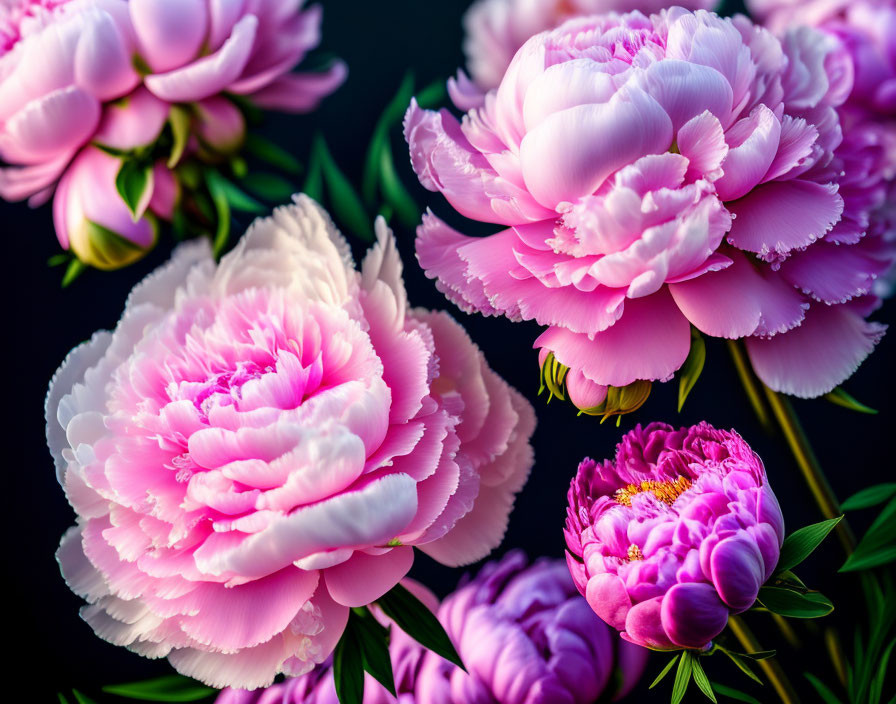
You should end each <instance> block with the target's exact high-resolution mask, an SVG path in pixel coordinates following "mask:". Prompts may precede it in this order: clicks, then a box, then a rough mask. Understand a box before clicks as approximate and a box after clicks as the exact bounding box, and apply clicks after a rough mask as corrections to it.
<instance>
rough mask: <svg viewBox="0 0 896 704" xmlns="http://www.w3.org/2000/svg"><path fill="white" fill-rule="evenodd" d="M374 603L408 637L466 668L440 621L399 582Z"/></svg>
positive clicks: (463, 668)
mask: <svg viewBox="0 0 896 704" xmlns="http://www.w3.org/2000/svg"><path fill="white" fill-rule="evenodd" d="M376 604H377V606H379V607H380V608H381V609H382V610H383V613H384V614H386V616H388V617H389V618H391V619H392V620H393V621H395V623H396V624H397V625H398V627H399V628H400V629H401V630H403V631H404V632H405V633H407V634H408V635H409V636H410V637H411V638H413V639H414V640H416V641H417V642H418V643H420V644H421V645H423V646H424V647H425V648H428V649H429V650H432V651H433V652H434V653H436V654H437V655H441V656H442V657H443V658H445V659H446V660H448V661H449V662H453V663H454V664H455V665H457V666H458V667H459V668H461V669H462V670H464V672H466V668H465V667H464V663H463V661H462V660H461V659H460V655H458V654H457V650H455V649H454V644H453V643H452V642H451V639H450V638H449V637H448V634H447V633H445V629H444V628H443V627H442V624H441V623H439V620H438V619H437V618H436V617H435V615H433V613H432V611H430V610H429V609H428V608H426V606H424V605H423V603H421V602H420V600H419V599H417V597H415V596H414V595H413V594H411V593H410V592H409V591H408V590H407V589H405V588H404V587H403V586H402V585H401V584H397V585H395V586H394V587H393V588H392V589H391V590H389V591H388V592H386V594H384V595H383V596H382V597H380V598H379V599H377V601H376Z"/></svg>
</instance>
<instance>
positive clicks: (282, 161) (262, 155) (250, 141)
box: [245, 132, 302, 174]
mask: <svg viewBox="0 0 896 704" xmlns="http://www.w3.org/2000/svg"><path fill="white" fill-rule="evenodd" d="M245 149H246V151H247V152H249V153H250V154H252V155H253V156H256V157H258V158H259V159H261V160H262V161H266V162H268V163H269V164H271V165H272V166H276V167H277V168H278V169H282V170H283V171H286V172H288V173H291V174H297V173H300V172H301V171H302V165H301V164H300V163H299V160H298V159H296V158H295V157H294V156H293V155H292V154H290V153H289V152H288V151H286V150H285V149H282V148H281V147H278V146H277V145H276V144H274V143H273V142H271V141H270V140H268V139H265V138H264V137H262V136H261V135H258V134H254V133H251V132H250V133H249V134H248V135H246V144H245Z"/></svg>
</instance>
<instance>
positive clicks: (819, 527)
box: [775, 516, 843, 574]
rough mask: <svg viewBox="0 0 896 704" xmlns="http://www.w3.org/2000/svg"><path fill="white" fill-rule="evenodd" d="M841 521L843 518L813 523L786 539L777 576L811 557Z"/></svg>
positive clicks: (776, 571)
mask: <svg viewBox="0 0 896 704" xmlns="http://www.w3.org/2000/svg"><path fill="white" fill-rule="evenodd" d="M841 520H843V516H839V517H837V518H831V519H830V520H827V521H821V523H813V524H812V525H810V526H805V527H803V528H800V529H799V530H795V531H793V533H791V534H790V535H788V536H787V537H786V538H784V544H783V545H782V546H781V556H780V557H779V558H778V565H777V567H776V568H775V574H777V573H779V572H785V571H787V570H791V569H793V568H794V567H796V566H797V565H798V564H800V563H801V562H802V561H803V560H805V559H806V558H807V557H809V555H811V554H812V551H813V550H815V548H817V547H818V546H819V545H820V544H821V542H822V541H823V540H824V539H825V538H826V537H827V535H828V533H830V532H831V531H832V530H833V529H834V526H836V525H837V524H838V523H839V522H840V521H841Z"/></svg>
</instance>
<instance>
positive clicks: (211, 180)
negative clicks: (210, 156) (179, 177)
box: [205, 169, 268, 213]
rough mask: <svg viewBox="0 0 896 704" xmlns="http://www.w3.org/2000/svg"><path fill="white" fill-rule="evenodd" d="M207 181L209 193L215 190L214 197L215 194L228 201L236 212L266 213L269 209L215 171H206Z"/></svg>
mask: <svg viewBox="0 0 896 704" xmlns="http://www.w3.org/2000/svg"><path fill="white" fill-rule="evenodd" d="M205 180H206V183H208V187H209V191H212V190H213V189H214V193H212V197H213V198H214V196H215V193H217V194H219V195H220V196H222V197H224V198H226V199H227V203H228V205H230V207H231V208H233V209H234V210H242V211H244V212H247V213H265V212H267V210H268V209H267V208H266V207H265V206H263V205H262V204H261V203H259V202H258V201H257V200H255V199H254V198H253V197H252V196H250V195H249V194H248V193H245V192H244V191H242V190H240V188H239V186H237V185H236V184H235V183H233V182H232V181H228V180H227V179H226V178H224V177H223V176H222V175H221V174H220V173H218V172H217V171H216V170H215V169H206V171H205Z"/></svg>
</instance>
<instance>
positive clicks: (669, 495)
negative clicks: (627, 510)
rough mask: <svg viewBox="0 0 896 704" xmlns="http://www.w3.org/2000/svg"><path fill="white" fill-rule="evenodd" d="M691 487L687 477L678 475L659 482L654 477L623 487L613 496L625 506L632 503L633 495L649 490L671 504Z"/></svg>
mask: <svg viewBox="0 0 896 704" xmlns="http://www.w3.org/2000/svg"><path fill="white" fill-rule="evenodd" d="M690 488H691V480H690V479H688V478H687V477H678V479H674V480H671V481H665V482H658V481H654V480H652V479H649V480H646V481H643V482H641V483H640V484H629V485H628V486H624V487H622V488H621V489H617V490H616V493H615V494H613V498H614V499H616V502H617V503H620V504H622V505H623V506H631V505H632V497H633V496H634V495H635V494H641V493H643V492H645V491H649V492H650V493H651V494H653V495H654V496H655V497H656V498H658V499H659V500H660V501H662V502H663V503H666V504H669V505H670V506H671V505H672V504H673V503H675V499H677V498H678V497H679V496H681V495H682V493H684V492H685V491H687V490H688V489H690Z"/></svg>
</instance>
